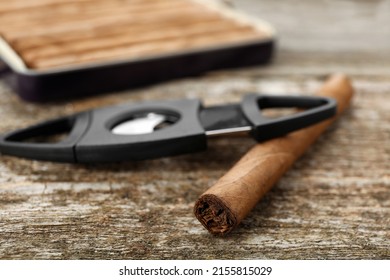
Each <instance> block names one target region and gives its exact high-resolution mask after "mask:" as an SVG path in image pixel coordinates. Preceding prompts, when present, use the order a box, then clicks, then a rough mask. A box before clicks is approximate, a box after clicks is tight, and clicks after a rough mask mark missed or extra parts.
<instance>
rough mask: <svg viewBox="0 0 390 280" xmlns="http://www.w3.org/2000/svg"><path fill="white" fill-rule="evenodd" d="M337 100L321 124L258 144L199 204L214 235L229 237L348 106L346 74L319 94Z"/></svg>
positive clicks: (201, 216)
mask: <svg viewBox="0 0 390 280" xmlns="http://www.w3.org/2000/svg"><path fill="white" fill-rule="evenodd" d="M318 95H319V96H326V97H332V98H335V99H336V100H337V103H338V108H337V116H336V117H334V118H333V119H330V120H327V121H324V122H321V123H319V124H317V125H313V126H310V127H308V128H305V129H301V130H299V131H296V132H293V133H290V134H288V135H287V136H284V137H281V138H276V139H273V140H270V141H267V142H264V143H261V144H257V145H255V146H254V147H253V148H252V149H251V150H250V151H249V152H248V153H247V154H246V155H245V156H244V157H243V158H241V160H240V161H238V162H237V163H236V164H235V165H234V166H233V168H232V169H231V170H230V171H229V172H228V173H226V174H225V175H224V176H223V177H222V178H221V179H219V181H218V182H217V183H216V184H215V185H214V186H212V187H211V188H210V189H209V190H207V191H206V192H205V193H204V194H203V195H201V197H200V198H199V199H198V201H197V202H196V203H195V207H194V213H195V216H196V217H197V218H198V220H199V221H200V222H201V223H202V225H203V226H204V227H205V228H206V229H207V230H208V231H209V232H210V233H212V234H215V235H221V236H222V235H225V234H227V233H229V232H230V231H231V230H232V229H234V228H235V227H236V226H237V225H238V224H239V223H240V222H241V221H242V220H243V219H244V218H245V217H246V216H247V215H248V213H249V212H250V211H251V210H252V209H253V207H254V206H255V205H256V203H257V202H258V201H259V200H260V199H261V198H262V197H263V196H264V194H265V193H267V192H268V191H269V190H270V189H271V188H272V186H273V185H274V184H275V183H276V182H277V181H278V179H279V178H280V177H281V176H282V175H283V174H284V173H285V172H286V171H287V170H288V169H289V168H290V167H291V166H292V165H293V163H294V162H295V161H296V160H297V159H298V158H299V157H300V156H301V155H302V154H303V153H304V152H305V150H307V149H308V148H309V147H310V145H311V144H312V143H313V142H314V141H315V140H316V139H317V138H318V137H319V136H320V135H321V133H323V132H324V131H325V130H326V128H327V127H329V126H330V125H331V124H332V123H333V121H334V120H335V119H336V118H337V117H338V116H340V114H341V113H342V112H343V111H344V110H345V109H346V108H347V107H348V105H349V103H350V100H351V98H352V95H353V88H352V85H351V83H350V81H349V79H348V78H347V77H346V76H345V75H341V74H339V75H333V76H332V77H330V78H329V79H328V80H327V81H326V82H325V84H324V85H323V86H322V88H321V89H320V90H319V92H318Z"/></svg>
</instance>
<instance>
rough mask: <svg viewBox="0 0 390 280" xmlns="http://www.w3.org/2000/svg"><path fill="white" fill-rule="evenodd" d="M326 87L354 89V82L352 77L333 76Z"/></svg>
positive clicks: (327, 81)
mask: <svg viewBox="0 0 390 280" xmlns="http://www.w3.org/2000/svg"><path fill="white" fill-rule="evenodd" d="M325 85H338V86H340V85H343V86H346V87H349V88H352V82H351V79H350V77H349V76H347V75H346V74H344V73H334V74H331V75H330V76H329V77H328V79H327V80H326V82H325Z"/></svg>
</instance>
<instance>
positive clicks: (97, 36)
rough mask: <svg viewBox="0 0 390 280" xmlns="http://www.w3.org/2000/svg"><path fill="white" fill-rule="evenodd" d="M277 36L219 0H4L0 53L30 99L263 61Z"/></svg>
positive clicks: (115, 87)
mask: <svg viewBox="0 0 390 280" xmlns="http://www.w3.org/2000/svg"><path fill="white" fill-rule="evenodd" d="M274 40H275V31H274V29H273V28H272V26H271V25H270V24H268V23H267V22H264V21H261V20H259V19H253V18H250V17H248V16H247V15H244V14H243V13H241V12H238V11H236V10H235V9H234V8H231V7H228V6H226V4H223V3H222V2H221V1H216V0H214V1H211V0H158V1H157V0H131V1H130V0H127V1H123V0H73V1H65V0H13V1H8V0H0V58H1V59H2V60H3V62H4V63H5V64H6V65H7V66H8V67H9V69H10V71H11V75H10V79H9V81H10V82H11V84H12V86H13V87H14V88H15V91H16V92H17V93H18V94H19V95H20V97H21V98H22V99H24V100H28V101H35V102H40V101H48V100H56V99H59V98H73V97H80V96H85V95H91V94H96V93H102V92H109V91H117V90H123V89H127V88H133V87H138V86H145V85H150V84H153V83H157V82H162V81H166V80H170V79H175V78H181V77H186V76H195V75H199V74H201V73H204V72H206V71H210V70H216V69H221V68H233V67H242V66H250V65H256V64H264V63H267V62H269V61H270V59H271V57H272V52H273V47H274Z"/></svg>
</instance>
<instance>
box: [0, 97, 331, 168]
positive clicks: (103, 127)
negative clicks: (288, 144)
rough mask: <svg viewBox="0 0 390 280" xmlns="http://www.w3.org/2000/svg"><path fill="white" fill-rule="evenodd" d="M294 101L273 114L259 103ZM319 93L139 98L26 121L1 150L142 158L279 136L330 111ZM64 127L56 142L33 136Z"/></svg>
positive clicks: (84, 159)
mask: <svg viewBox="0 0 390 280" xmlns="http://www.w3.org/2000/svg"><path fill="white" fill-rule="evenodd" d="M288 107H295V108H300V109H306V110H299V111H297V113H295V114H293V115H289V116H283V117H278V118H270V117H266V116H264V115H263V114H262V109H265V108H288ZM336 107H337V104H336V101H335V100H333V99H331V98H325V97H301V96H271V95H256V94H249V95H246V96H245V97H244V98H243V100H242V102H241V103H238V104H227V105H220V106H212V107H204V106H203V105H202V103H201V101H200V100H198V99H183V100H173V101H155V102H143V103H137V104H126V105H118V106H112V107H106V108H101V109H95V110H91V111H86V112H82V113H78V114H75V115H72V116H67V117H63V118H59V119H55V120H51V121H47V122H44V123H40V124H37V125H34V126H31V127H29V128H26V129H22V130H18V131H14V132H11V133H9V134H6V135H3V136H1V137H0V152H1V153H2V154H7V155H13V156H18V157H25V158H30V159H36V160H48V161H56V162H72V163H95V162H116V161H126V160H144V159H152V158H158V157H165V156H173V155H179V154H185V153H192V152H197V151H202V150H205V149H206V148H207V138H208V137H210V136H214V135H229V134H234V133H239V132H240V133H242V132H248V133H250V135H251V136H252V137H253V138H254V139H256V140H257V141H265V140H268V139H271V138H274V137H280V136H283V135H285V134H287V133H289V132H292V131H294V130H297V129H301V128H304V127H307V126H310V125H313V124H315V123H318V122H320V121H323V120H325V119H327V118H330V117H332V116H334V115H335V113H336ZM60 133H68V134H67V136H66V137H65V138H64V139H63V140H61V141H59V142H54V143H51V142H39V141H37V140H36V139H39V137H48V136H50V135H56V134H60Z"/></svg>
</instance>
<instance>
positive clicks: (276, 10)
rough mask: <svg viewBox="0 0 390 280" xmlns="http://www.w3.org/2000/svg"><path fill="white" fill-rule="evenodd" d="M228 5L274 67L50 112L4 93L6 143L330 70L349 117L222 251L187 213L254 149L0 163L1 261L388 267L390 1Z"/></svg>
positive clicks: (246, 142) (232, 146) (316, 78)
mask: <svg viewBox="0 0 390 280" xmlns="http://www.w3.org/2000/svg"><path fill="white" fill-rule="evenodd" d="M233 2H235V3H237V5H238V6H239V7H242V8H243V9H246V10H248V12H250V13H253V14H255V15H259V16H262V17H263V18H266V19H268V20H270V21H273V23H274V24H275V25H276V26H277V28H278V30H279V31H280V36H281V40H280V49H279V54H278V56H277V57H276V59H275V61H274V64H273V65H271V66H269V67H257V68H252V69H241V70H235V71H221V72H218V73H210V74H209V75H205V76H203V77H200V78H190V79H185V80H180V81H175V82H170V83H166V84H163V85H158V86H153V87H149V88H145V89H139V90H134V91H127V92H124V93H120V94H118V93H112V94H108V95H105V96H99V97H93V98H88V99H83V100H78V101H69V102H65V103H51V104H46V105H37V104H26V103H23V102H21V101H20V100H19V99H18V98H17V96H16V95H15V94H14V93H13V92H12V90H10V89H9V88H8V86H7V85H6V84H5V83H4V82H3V81H0V120H1V121H0V133H2V132H5V131H8V130H12V129H16V128H20V127H23V126H26V125H29V124H32V123H34V122H36V121H40V120H44V119H46V118H48V117H56V116H58V115H64V114H69V113H73V112H76V111H81V110H85V109H89V108H94V107H97V106H103V105H109V104H116V103H121V102H125V101H138V100H146V99H155V98H179V97H183V96H187V97H200V98H203V99H204V100H205V103H206V104H217V103H220V102H227V101H237V100H239V99H240V97H241V96H242V94H244V93H246V92H249V91H257V92H267V93H274V94H278V93H291V94H295V93H300V92H302V93H303V94H311V92H313V91H314V90H315V89H317V88H318V87H319V85H320V83H321V82H322V80H323V77H324V76H325V75H326V74H328V73H330V72H334V71H343V72H346V73H348V74H350V75H351V76H352V78H353V81H354V85H355V88H356V96H355V97H356V98H355V100H354V102H353V106H352V108H351V109H350V110H349V111H348V112H347V113H346V114H345V115H344V116H343V118H341V119H340V121H338V122H337V123H336V124H335V125H334V126H333V127H332V128H331V129H330V130H329V131H328V132H327V133H326V134H325V135H323V137H322V138H321V139H320V140H319V141H318V142H317V143H316V144H315V145H314V146H313V147H312V148H311V149H310V150H309V151H308V153H307V154H306V155H305V156H304V157H303V158H302V159H301V160H299V161H298V162H297V163H296V164H295V166H294V168H293V169H291V170H290V171H289V172H288V173H287V174H286V176H284V177H283V179H282V180H281V181H280V182H279V183H278V184H277V185H276V186H275V187H274V188H273V190H272V191H271V192H270V193H269V194H268V195H267V196H266V197H265V198H264V199H263V200H262V201H261V202H260V203H259V204H258V206H257V207H256V208H255V209H254V211H253V212H252V213H251V214H250V216H249V217H248V218H247V219H245V220H244V222H243V223H242V224H241V226H240V227H239V228H238V229H237V230H235V231H234V232H233V233H232V234H231V235H230V236H228V237H226V238H216V237H213V236H211V235H209V234H208V233H207V232H206V231H205V230H204V229H203V228H202V227H201V225H200V223H199V222H198V221H197V220H196V219H195V217H194V216H193V214H192V208H193V204H194V202H195V200H196V198H197V197H198V196H199V195H200V194H201V193H202V192H204V191H205V190H206V189H207V188H208V186H210V185H212V184H213V183H214V182H215V181H216V180H217V179H218V178H219V177H220V176H221V175H223V174H224V173H225V172H226V170H228V169H229V168H230V167H231V166H232V165H233V164H234V162H236V161H237V160H238V159H239V158H240V157H241V156H242V155H243V154H244V153H245V152H246V151H247V150H248V149H249V148H250V147H251V146H252V145H253V144H254V142H253V141H252V140H250V139H245V138H234V139H229V140H224V139H218V140H213V141H212V142H211V144H210V148H209V150H208V151H207V152H203V153H199V154H196V155H186V156H180V157H175V158H166V159H160V160H151V161H145V162H137V163H122V164H107V165H71V164H55V163H42V162H37V161H29V160H23V159H16V158H12V157H8V156H1V157H0V258H2V259H80V258H82V259H167V258H173V259H194V258H197V259H198V258H199V259H214V258H218V259H221V258H222V259H253V258H270V259H363V258H364V259H389V257H390V144H389V141H390V98H389V94H390V92H389V91H390V55H389V53H388V49H389V46H390V31H389V26H390V9H389V2H390V1H357V0H356V1H315V2H314V1H291V0H289V1H277V2H275V1H271V0H269V1H256V0H251V1H250V0H242V1H238V0H237V1H233ZM298 2H299V3H298ZM329 21H330V22H331V24H328V23H329ZM386 51H387V52H386Z"/></svg>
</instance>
